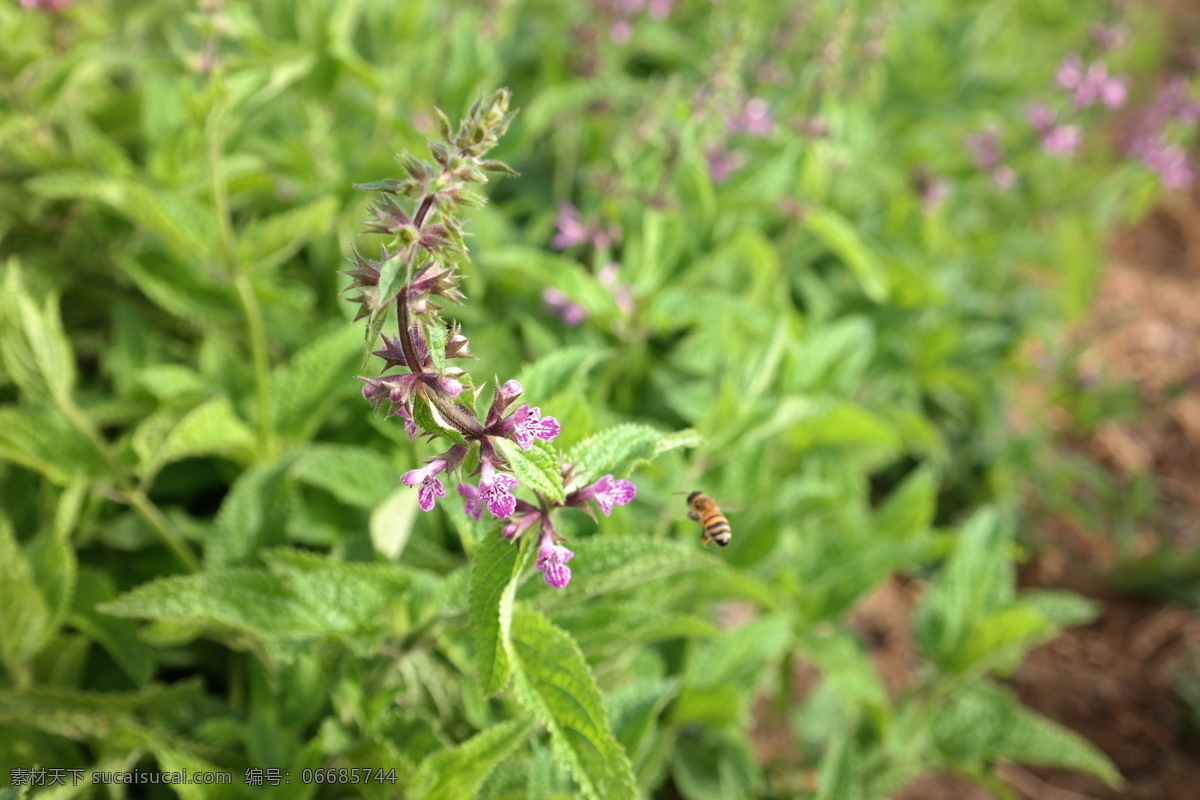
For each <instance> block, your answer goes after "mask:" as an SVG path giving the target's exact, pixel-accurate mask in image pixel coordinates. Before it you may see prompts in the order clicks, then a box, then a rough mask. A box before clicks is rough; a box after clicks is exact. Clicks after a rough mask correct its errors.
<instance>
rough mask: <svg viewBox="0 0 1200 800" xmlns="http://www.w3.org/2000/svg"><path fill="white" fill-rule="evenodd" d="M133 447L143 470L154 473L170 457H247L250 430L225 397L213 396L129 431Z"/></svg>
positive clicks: (251, 441) (250, 449) (250, 447)
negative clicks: (198, 403)
mask: <svg viewBox="0 0 1200 800" xmlns="http://www.w3.org/2000/svg"><path fill="white" fill-rule="evenodd" d="M133 447H134V450H135V451H136V452H137V453H138V455H139V456H140V458H141V461H142V470H143V472H144V473H145V474H150V475H152V474H154V473H157V472H158V471H159V470H160V469H162V467H164V466H165V465H167V464H170V463H172V462H174V461H182V460H183V459H185V458H192V457H194V456H203V455H220V456H228V457H231V458H236V459H238V460H249V459H250V457H251V456H252V453H253V448H254V434H253V432H251V430H250V428H249V427H248V426H247V425H246V423H245V422H243V421H242V419H241V417H239V416H238V414H237V412H236V411H234V410H233V406H232V405H231V404H230V402H229V398H227V397H224V396H221V397H214V398H212V399H210V400H208V401H206V402H203V403H201V404H200V405H198V406H196V407H195V408H193V409H191V410H190V411H188V412H187V413H186V414H184V415H183V416H182V417H179V416H178V415H177V414H176V413H175V412H174V411H166V412H164V413H163V414H161V415H155V416H154V417H151V418H150V419H148V420H146V422H144V423H142V425H140V426H139V427H138V429H137V431H135V433H134V435H133Z"/></svg>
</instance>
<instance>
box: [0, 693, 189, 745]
mask: <svg viewBox="0 0 1200 800" xmlns="http://www.w3.org/2000/svg"><path fill="white" fill-rule="evenodd" d="M202 694H203V686H202V685H201V682H200V681H199V680H189V681H184V682H180V683H176V684H173V685H171V686H169V687H164V686H147V687H145V688H143V689H139V690H137V691H136V692H85V691H78V690H75V689H65V688H61V687H50V686H39V687H34V688H31V689H27V690H24V691H13V690H0V725H12V724H15V725H18V726H22V727H27V728H28V729H29V730H41V731H46V732H47V733H51V734H54V735H56V736H64V737H67V738H69V739H75V740H77V739H80V738H83V737H94V738H97V739H100V740H103V741H110V742H111V741H114V737H116V740H122V739H126V738H128V739H129V740H131V742H130V744H129V745H127V746H132V747H137V746H145V747H151V746H152V745H153V743H154V742H155V741H161V738H162V736H163V731H165V730H180V729H183V728H184V727H185V726H187V725H192V724H194V723H195V721H196V719H197V718H198V715H199V709H198V705H199V702H198V701H199V698H200V696H201V695H202Z"/></svg>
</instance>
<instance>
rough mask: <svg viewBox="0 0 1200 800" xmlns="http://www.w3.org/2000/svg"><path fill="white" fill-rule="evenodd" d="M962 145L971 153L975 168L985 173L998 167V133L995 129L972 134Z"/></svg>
mask: <svg viewBox="0 0 1200 800" xmlns="http://www.w3.org/2000/svg"><path fill="white" fill-rule="evenodd" d="M963 144H964V145H965V146H966V148H967V149H968V150H970V151H971V157H972V158H973V159H974V160H975V166H976V168H978V169H981V170H984V171H985V172H986V171H990V170H992V169H995V168H996V167H997V166H999V165H1000V133H999V132H998V131H997V130H996V129H995V128H988V129H987V130H986V131H983V132H982V133H973V134H971V135H970V136H968V137H966V138H965V139H963Z"/></svg>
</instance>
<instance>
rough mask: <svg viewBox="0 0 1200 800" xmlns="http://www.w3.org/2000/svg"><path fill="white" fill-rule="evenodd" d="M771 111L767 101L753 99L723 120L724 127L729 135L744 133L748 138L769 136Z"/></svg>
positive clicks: (759, 98)
mask: <svg viewBox="0 0 1200 800" xmlns="http://www.w3.org/2000/svg"><path fill="white" fill-rule="evenodd" d="M771 126H772V123H771V111H770V108H769V107H768V106H767V101H766V100H763V99H762V98H761V97H755V98H753V99H751V100H747V101H746V105H745V106H744V107H743V108H742V109H741V110H740V111H738V112H736V113H734V114H730V115H729V116H728V117H726V118H725V127H726V128H727V129H728V131H729V132H730V133H731V134H738V133H745V134H747V135H749V136H770V135H771Z"/></svg>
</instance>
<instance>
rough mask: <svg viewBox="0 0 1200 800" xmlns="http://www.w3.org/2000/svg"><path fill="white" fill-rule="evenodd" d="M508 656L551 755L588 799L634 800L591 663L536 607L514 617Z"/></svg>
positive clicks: (629, 772) (622, 754)
mask: <svg viewBox="0 0 1200 800" xmlns="http://www.w3.org/2000/svg"><path fill="white" fill-rule="evenodd" d="M509 648H510V649H509V653H508V655H509V658H510V659H511V661H512V665H513V676H514V678H515V680H516V686H517V694H518V697H519V698H520V699H521V702H522V703H523V704H524V705H525V706H526V707H527V708H529V709H530V710H531V711H533V712H534V714H536V715H537V716H538V718H539V719H541V720H542V722H544V723H545V724H546V727H547V728H549V729H550V735H551V743H552V746H553V748H554V753H555V757H556V758H557V760H558V762H559V763H560V764H561V765H562V766H564V767H565V768H566V769H568V770H570V772H571V775H572V776H573V777H574V778H575V781H576V782H577V783H578V784H579V786H580V789H582V791H583V794H584V796H585V797H587V798H590V800H626V799H628V800H637V798H638V790H637V783H636V780H635V779H634V776H633V768H632V766H631V765H630V763H629V757H628V756H627V755H626V754H625V751H624V750H623V749H622V748H621V745H620V743H619V742H617V740H616V738H615V737H614V736H613V734H612V732H611V731H610V730H609V727H608V720H607V718H606V716H605V712H604V704H603V701H602V699H601V696H600V690H599V688H597V686H596V680H595V678H593V677H592V672H591V669H590V668H589V667H588V664H587V662H586V661H585V660H584V658H583V654H582V653H580V652H579V646H578V645H576V644H575V642H574V640H572V639H571V637H570V636H568V635H567V634H566V633H565V632H564V631H563V630H561V629H560V628H556V627H555V626H554V625H552V624H551V623H550V622H549V621H548V620H547V619H546V618H545V617H544V616H542V615H541V614H539V613H537V612H534V611H524V610H523V611H518V612H517V614H516V615H515V616H514V618H513V625H512V643H511V644H510V645H509Z"/></svg>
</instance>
